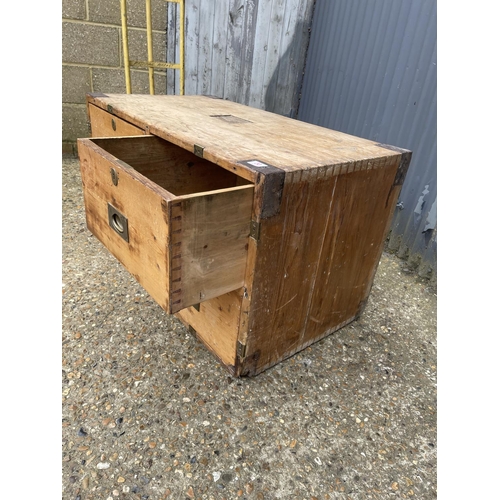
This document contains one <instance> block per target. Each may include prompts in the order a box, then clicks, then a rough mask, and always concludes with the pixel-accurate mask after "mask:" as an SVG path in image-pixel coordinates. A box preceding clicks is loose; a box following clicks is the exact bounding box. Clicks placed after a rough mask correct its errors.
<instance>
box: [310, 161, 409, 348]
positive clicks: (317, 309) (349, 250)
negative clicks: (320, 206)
mask: <svg viewBox="0 0 500 500" xmlns="http://www.w3.org/2000/svg"><path fill="white" fill-rule="evenodd" d="M398 166H399V161H398V160H396V161H394V160H392V162H388V163H387V165H386V168H383V169H378V170H375V171H357V172H352V173H349V174H345V175H341V176H340V177H339V178H338V180H337V185H336V189H335V196H334V201H333V206H332V210H331V211H330V220H329V222H328V231H327V232H326V238H325V242H324V246H323V251H322V255H321V259H320V261H319V267H318V273H317V279H316V284H315V289H314V293H313V297H312V300H311V306H310V312H309V319H308V321H307V324H306V328H305V332H306V333H305V335H304V337H303V342H304V343H307V342H308V341H309V340H310V339H313V338H316V337H318V335H320V334H321V333H322V332H323V331H325V330H327V329H329V328H332V327H333V326H334V325H336V324H342V323H345V322H346V321H347V320H349V319H353V318H354V317H355V316H356V315H357V314H358V312H359V309H360V307H362V305H363V302H364V301H365V300H366V298H367V296H368V293H369V291H370V288H371V285H372V281H373V276H374V273H375V270H376V268H377V265H378V261H379V259H380V254H381V252H382V249H383V244H384V239H385V237H386V234H387V229H388V227H389V222H390V217H391V215H392V213H393V211H394V205H395V203H396V200H397V192H396V191H398V190H399V188H398V189H397V190H395V189H394V188H393V181H394V177H395V174H396V171H397V169H398ZM324 290H328V291H329V292H328V294H325V293H324Z"/></svg>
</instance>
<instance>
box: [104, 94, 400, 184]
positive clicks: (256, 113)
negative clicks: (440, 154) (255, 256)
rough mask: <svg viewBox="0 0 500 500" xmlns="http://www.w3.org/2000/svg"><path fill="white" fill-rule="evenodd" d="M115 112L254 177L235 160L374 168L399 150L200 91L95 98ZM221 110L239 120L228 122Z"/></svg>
mask: <svg viewBox="0 0 500 500" xmlns="http://www.w3.org/2000/svg"><path fill="white" fill-rule="evenodd" d="M94 102H95V103H99V105H100V106H101V107H104V108H106V106H107V105H111V106H112V108H113V112H114V114H115V115H117V116H119V117H121V118H123V119H126V120H128V121H130V122H131V123H134V124H136V125H137V126H139V127H140V128H146V127H147V126H149V131H150V133H151V134H154V135H157V136H159V137H162V138H163V139H165V140H167V141H169V142H172V143H174V144H177V145H178V146H181V147H182V148H184V149H187V150H190V151H193V149H194V144H199V145H200V146H203V147H204V148H205V149H204V158H206V159H207V160H209V161H212V162H214V163H217V164H218V165H221V166H223V167H224V168H228V169H231V170H233V171H234V172H235V173H237V174H238V175H241V176H242V177H245V178H247V179H250V180H255V173H254V172H249V169H248V168H247V167H245V166H242V165H240V164H239V162H240V161H242V160H248V159H251V158H257V159H260V160H261V161H263V162H265V163H268V164H270V165H273V166H275V167H278V168H282V169H283V170H286V171H292V170H298V169H303V168H312V167H318V166H323V165H338V164H344V163H350V164H352V168H354V166H355V164H356V165H358V164H359V162H361V161H366V165H365V166H364V167H363V168H379V167H380V166H381V165H383V164H384V162H385V158H387V157H390V156H398V155H399V153H397V152H395V151H390V150H388V149H386V148H383V147H380V146H378V145H377V143H376V142H374V141H369V140H367V139H362V138H359V137H354V136H351V135H348V134H344V133H341V132H337V131H334V130H330V129H326V128H323V127H318V126H316V125H312V124H309V123H305V122H300V121H298V120H290V119H289V118H286V117H283V116H279V115H276V114H274V113H268V112H265V111H262V110H258V109H255V108H252V107H249V106H243V105H240V104H237V103H233V102H230V101H227V100H224V99H211V98H208V97H204V96H149V95H130V96H127V95H120V94H113V95H108V96H107V97H101V98H95V99H94ZM221 115H232V116H235V117H238V118H240V119H242V120H244V121H242V122H237V123H235V122H230V121H225V120H222V119H220V118H219V117H220V116H221Z"/></svg>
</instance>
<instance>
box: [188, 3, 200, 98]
mask: <svg viewBox="0 0 500 500" xmlns="http://www.w3.org/2000/svg"><path fill="white" fill-rule="evenodd" d="M201 3H202V1H201V0H190V1H189V2H186V5H185V15H186V22H185V24H186V28H185V33H184V37H185V47H184V54H185V59H184V62H185V72H184V85H185V87H184V92H185V94H186V95H189V94H193V95H196V94H197V91H198V75H199V67H198V56H197V55H198V51H199V46H200V37H199V34H200V5H201Z"/></svg>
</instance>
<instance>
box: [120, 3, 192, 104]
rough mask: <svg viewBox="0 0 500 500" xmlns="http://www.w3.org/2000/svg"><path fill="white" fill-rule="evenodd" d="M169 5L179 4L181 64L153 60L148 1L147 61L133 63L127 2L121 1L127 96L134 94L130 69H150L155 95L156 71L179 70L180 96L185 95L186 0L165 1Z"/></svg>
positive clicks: (150, 88) (152, 91) (152, 92)
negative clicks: (129, 41)
mask: <svg viewBox="0 0 500 500" xmlns="http://www.w3.org/2000/svg"><path fill="white" fill-rule="evenodd" d="M165 1H166V2H167V3H168V2H170V3H178V4H179V17H180V20H179V24H180V33H179V59H180V61H179V63H169V62H156V61H154V60H153V28H152V23H151V0H146V33H147V44H148V60H147V61H131V60H130V59H129V53H128V26H127V0H120V10H121V20H122V41H123V64H124V69H125V87H126V91H127V94H131V93H132V84H131V81H130V68H131V67H134V68H148V71H149V93H150V94H151V95H154V93H155V82H154V70H155V68H157V69H178V70H180V75H179V76H180V78H179V80H180V89H179V94H180V95H184V0H165Z"/></svg>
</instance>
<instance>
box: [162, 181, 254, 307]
mask: <svg viewBox="0 0 500 500" xmlns="http://www.w3.org/2000/svg"><path fill="white" fill-rule="evenodd" d="M253 194H254V187H253V186H252V185H246V186H238V187H235V188H231V189H227V190H221V191H214V192H211V193H200V194H199V195H193V196H186V197H178V198H176V199H174V200H172V201H171V202H169V205H170V220H171V221H172V223H171V259H172V260H171V269H172V273H171V278H172V283H171V310H172V311H173V312H177V311H180V310H181V309H183V308H185V307H188V306H191V305H193V304H198V303H200V302H203V301H205V300H207V299H211V298H214V297H217V296H219V295H222V294H224V293H227V292H230V291H232V290H236V289H237V288H240V287H242V286H243V284H244V279H245V269H246V260H247V253H248V237H249V234H250V219H251V212H252V204H253Z"/></svg>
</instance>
